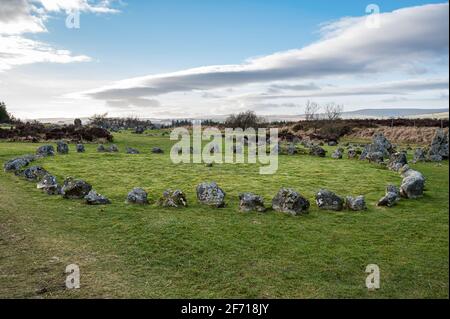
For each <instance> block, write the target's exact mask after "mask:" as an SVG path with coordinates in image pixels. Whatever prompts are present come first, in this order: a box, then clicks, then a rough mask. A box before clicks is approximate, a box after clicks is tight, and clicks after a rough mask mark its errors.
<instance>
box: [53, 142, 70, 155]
mask: <svg viewBox="0 0 450 319" xmlns="http://www.w3.org/2000/svg"><path fill="white" fill-rule="evenodd" d="M56 151H57V152H58V153H59V154H68V153H69V145H67V143H66V142H63V141H58V142H56Z"/></svg>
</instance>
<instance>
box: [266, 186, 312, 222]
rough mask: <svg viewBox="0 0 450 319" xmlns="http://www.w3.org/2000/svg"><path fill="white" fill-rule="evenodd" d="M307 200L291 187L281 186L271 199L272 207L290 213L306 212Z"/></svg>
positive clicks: (307, 208) (307, 207)
mask: <svg viewBox="0 0 450 319" xmlns="http://www.w3.org/2000/svg"><path fill="white" fill-rule="evenodd" d="M309 206H310V203H309V201H308V200H307V199H306V198H304V197H303V196H301V195H300V194H299V193H297V192H296V191H294V190H293V189H291V188H282V189H280V190H279V192H278V193H277V194H276V195H275V197H274V198H273V199H272V208H273V209H274V210H276V211H278V212H282V213H287V214H290V215H293V216H295V215H301V214H307V213H308V210H309Z"/></svg>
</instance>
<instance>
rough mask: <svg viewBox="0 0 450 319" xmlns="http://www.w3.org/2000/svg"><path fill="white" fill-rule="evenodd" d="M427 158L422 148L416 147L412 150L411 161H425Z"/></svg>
mask: <svg viewBox="0 0 450 319" xmlns="http://www.w3.org/2000/svg"><path fill="white" fill-rule="evenodd" d="M426 160H427V152H426V151H425V150H424V149H423V148H420V147H419V148H416V150H415V151H414V157H413V163H417V162H425V161H426Z"/></svg>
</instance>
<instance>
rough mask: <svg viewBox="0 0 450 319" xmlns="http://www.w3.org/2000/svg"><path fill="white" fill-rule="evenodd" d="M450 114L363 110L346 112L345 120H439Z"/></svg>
mask: <svg viewBox="0 0 450 319" xmlns="http://www.w3.org/2000/svg"><path fill="white" fill-rule="evenodd" d="M442 113H448V108H447V109H362V110H357V111H351V112H344V113H343V117H344V118H391V117H394V118H396V117H416V118H417V117H432V118H439V117H441V116H440V115H439V114H442Z"/></svg>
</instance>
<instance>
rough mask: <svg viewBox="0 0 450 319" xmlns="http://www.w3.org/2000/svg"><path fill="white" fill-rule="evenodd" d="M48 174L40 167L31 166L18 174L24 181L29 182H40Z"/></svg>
mask: <svg viewBox="0 0 450 319" xmlns="http://www.w3.org/2000/svg"><path fill="white" fill-rule="evenodd" d="M47 174H48V172H47V171H46V170H45V169H44V168H43V167H42V166H31V167H28V168H27V169H25V170H24V171H23V172H21V173H20V175H21V176H23V177H24V178H25V179H26V180H28V181H30V182H36V181H40V180H41V179H42V178H43V177H44V176H45V175H47Z"/></svg>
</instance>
